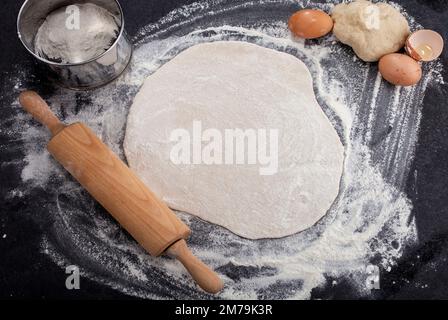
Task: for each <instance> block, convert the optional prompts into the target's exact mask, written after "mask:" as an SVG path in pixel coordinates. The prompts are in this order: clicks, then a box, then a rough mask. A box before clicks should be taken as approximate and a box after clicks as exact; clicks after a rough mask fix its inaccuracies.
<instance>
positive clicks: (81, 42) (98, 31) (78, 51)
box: [35, 3, 119, 63]
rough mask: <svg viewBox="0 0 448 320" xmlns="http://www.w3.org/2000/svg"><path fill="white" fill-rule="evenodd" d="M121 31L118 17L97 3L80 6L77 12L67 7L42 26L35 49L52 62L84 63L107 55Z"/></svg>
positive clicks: (50, 17)
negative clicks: (117, 20)
mask: <svg viewBox="0 0 448 320" xmlns="http://www.w3.org/2000/svg"><path fill="white" fill-rule="evenodd" d="M69 9H70V8H69ZM77 17H79V19H78V18H77ZM77 19H78V20H77ZM118 31H119V27H118V24H117V22H116V18H115V17H114V16H113V15H112V14H111V13H110V12H109V11H107V10H106V9H103V8H101V7H99V6H97V5H95V4H92V3H85V4H77V5H76V6H75V8H74V11H70V10H67V7H63V8H60V9H57V10H55V11H54V12H52V13H50V14H49V15H48V16H47V18H46V19H45V21H44V22H43V24H42V25H41V26H40V28H39V30H38V32H37V35H36V39H35V50H36V52H37V54H39V55H40V56H42V57H44V58H47V59H49V60H52V61H57V62H63V63H78V62H84V61H87V60H90V59H92V58H95V57H97V56H99V55H101V54H102V53H103V52H105V51H106V50H107V49H108V48H109V47H110V46H111V44H112V43H113V41H114V40H115V39H116V38H117V35H118Z"/></svg>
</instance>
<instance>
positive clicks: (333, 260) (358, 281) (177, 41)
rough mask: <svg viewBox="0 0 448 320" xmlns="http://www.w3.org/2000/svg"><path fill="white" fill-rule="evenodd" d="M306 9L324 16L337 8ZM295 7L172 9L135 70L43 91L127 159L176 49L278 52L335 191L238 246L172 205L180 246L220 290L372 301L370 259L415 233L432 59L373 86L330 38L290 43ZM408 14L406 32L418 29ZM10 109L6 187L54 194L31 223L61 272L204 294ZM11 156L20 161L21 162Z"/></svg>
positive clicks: (150, 33)
mask: <svg viewBox="0 0 448 320" xmlns="http://www.w3.org/2000/svg"><path fill="white" fill-rule="evenodd" d="M334 2H339V1H334ZM306 5H307V6H310V7H317V8H319V9H322V10H326V11H329V10H331V7H332V6H333V4H332V3H328V2H327V3H325V4H319V3H314V2H306ZM299 8H300V5H298V3H297V1H295V0H294V1H285V0H281V1H280V0H278V1H276V0H270V1H251V2H246V1H238V0H232V1H228V0H221V1H218V0H214V1H206V2H198V3H194V4H192V5H189V6H185V7H182V8H179V9H177V10H175V11H173V12H171V13H170V14H168V15H167V16H166V17H165V18H163V19H161V20H160V21H159V22H158V23H155V24H150V25H148V26H147V27H145V28H144V29H143V30H142V31H141V32H140V33H139V34H138V36H137V37H136V38H135V39H134V41H135V42H137V43H139V46H138V48H137V49H136V52H135V55H134V59H133V62H132V65H131V68H130V69H129V70H128V72H127V73H126V74H124V75H123V76H122V77H121V78H120V79H119V80H118V81H117V82H114V83H112V84H109V85H108V86H106V87H104V88H101V89H99V90H96V91H95V92H88V93H78V92H77V93H75V92H71V91H68V90H64V89H58V90H57V91H56V92H55V94H54V95H53V97H52V98H51V99H49V102H50V104H51V106H52V109H53V110H54V111H55V112H57V113H58V115H59V116H61V117H63V119H64V121H66V122H67V123H71V122H75V121H83V122H85V123H87V124H88V125H89V126H90V127H92V128H93V129H94V131H96V133H97V134H99V135H100V136H101V137H102V139H103V140H104V141H105V142H106V144H108V145H109V146H110V147H111V148H112V149H113V150H114V151H115V152H117V153H118V154H120V155H121V156H122V157H123V148H122V143H123V139H124V129H125V125H126V116H127V113H128V110H129V107H130V105H131V104H132V100H133V99H134V97H135V94H136V92H137V91H138V90H139V88H140V86H141V85H142V83H143V81H144V79H145V78H147V77H148V76H149V75H151V74H152V73H154V72H155V71H156V70H157V69H158V68H160V66H162V65H163V64H165V63H166V62H167V61H170V60H171V59H172V58H173V57H175V56H177V55H178V54H179V53H180V52H182V51H184V50H185V49H186V48H189V47H192V46H194V45H197V44H199V43H204V42H211V41H226V40H232V41H246V42H250V43H254V44H257V45H259V46H263V47H267V48H271V49H275V50H277V51H281V52H287V53H289V54H292V55H294V56H296V57H298V58H299V59H300V60H302V61H303V62H304V63H305V64H306V65H307V67H308V69H309V70H310V72H311V75H312V78H313V83H314V91H315V94H316V97H317V100H318V102H319V105H320V106H321V107H322V109H323V111H324V112H325V114H326V115H327V117H328V118H329V119H330V122H331V123H332V125H333V126H334V127H335V128H336V131H337V132H338V134H339V136H340V137H342V142H343V144H344V146H345V148H346V155H347V158H346V163H345V168H344V175H343V187H344V188H343V190H344V192H343V193H342V194H341V195H340V196H339V197H338V199H337V200H336V202H335V204H334V205H333V206H332V208H331V209H330V212H329V213H328V215H327V216H326V217H324V219H322V220H321V221H320V222H319V223H318V224H317V225H315V226H313V227H312V228H310V229H308V230H306V231H304V232H300V233H298V234H294V235H291V236H289V237H286V238H283V239H269V240H257V241H252V240H247V239H244V238H241V237H238V236H236V235H235V234H233V233H231V232H229V231H228V230H226V229H224V228H221V227H218V226H216V225H213V224H210V223H206V222H204V221H202V220H200V219H198V218H196V217H193V216H190V215H188V214H185V213H181V212H178V215H179V216H180V217H181V218H182V219H183V220H184V221H185V222H186V223H187V224H188V225H189V226H190V227H191V229H192V230H193V234H192V237H191V238H190V240H189V244H190V246H191V247H192V250H193V251H194V253H195V254H196V255H197V256H198V257H200V258H201V259H203V260H205V261H206V262H207V263H208V264H210V265H211V266H212V267H214V268H215V269H216V270H217V271H218V272H220V273H221V275H222V276H223V278H224V280H225V290H224V291H223V292H222V293H221V295H220V296H219V297H220V298H229V299H232V298H243V299H249V298H252V299H257V298H258V299H269V298H271V299H285V298H288V299H294V298H310V297H312V298H316V297H317V298H320V297H331V296H333V295H332V294H333V293H335V292H337V291H333V289H334V288H336V287H338V286H339V284H343V287H344V288H347V287H350V288H351V291H350V292H348V291H347V289H346V291H345V292H344V293H345V294H346V295H345V297H347V295H349V296H350V297H360V296H362V297H365V296H369V295H370V294H371V292H370V290H368V288H367V287H366V286H365V280H366V266H367V265H369V264H374V265H376V266H378V267H379V268H380V270H381V272H382V273H384V272H386V273H387V272H389V270H391V268H392V269H393V268H394V266H395V264H396V263H397V260H398V259H399V258H400V257H401V256H402V255H403V253H404V252H405V251H406V249H407V247H408V246H411V245H412V244H413V243H414V242H415V241H417V236H416V230H415V222H414V220H413V219H412V216H411V209H412V204H411V203H410V201H409V200H408V199H407V197H406V194H404V193H403V190H404V186H405V181H406V179H407V177H408V175H409V166H410V163H411V162H412V158H413V155H414V148H415V145H416V142H417V134H418V128H419V122H420V117H421V102H422V100H423V97H424V95H425V90H426V87H427V86H431V85H439V83H440V82H441V81H443V79H442V78H441V76H440V72H441V70H442V66H441V64H440V63H438V62H431V63H428V64H425V66H424V75H423V79H422V81H421V82H420V83H419V84H418V85H417V86H415V87H412V88H395V87H392V86H390V85H388V84H387V83H385V82H383V81H381V80H378V70H377V68H376V67H375V65H371V64H366V63H363V62H361V61H359V60H358V59H357V58H356V57H355V56H354V54H353V52H352V51H351V50H350V49H348V48H346V47H344V46H342V45H341V44H340V43H338V42H337V41H335V39H334V38H331V37H330V38H324V39H321V40H319V41H312V42H303V41H297V40H295V39H292V38H291V37H290V35H289V32H288V30H287V26H286V23H285V21H287V17H288V16H289V15H290V14H291V12H293V10H297V9H299ZM398 8H399V7H398ZM248 10H250V12H251V15H250V16H248V15H247V12H248ZM399 10H401V11H402V9H401V8H399ZM404 13H405V12H404ZM405 14H406V13H405ZM406 17H407V18H408V20H409V21H410V24H411V27H412V28H413V29H415V28H421V26H419V25H418V24H417V23H416V22H415V21H414V19H413V18H412V17H410V16H408V15H406ZM229 24H230V25H229ZM28 78H29V75H28V74H25V73H21V74H19V75H17V76H15V78H12V79H11V81H12V83H14V84H15V85H16V89H14V90H11V94H14V95H15V96H17V94H18V92H19V91H20V89H22V88H23V85H22V83H25V81H24V79H28ZM4 92H8V91H4ZM80 102H84V105H83V106H82V107H81V108H80V107H79V103H80ZM14 106H15V108H16V109H15V110H17V112H16V113H15V114H13V115H11V116H12V117H13V119H7V118H5V119H1V120H0V121H2V123H5V124H7V123H14V124H15V126H14V128H12V129H11V130H10V132H9V133H8V134H10V135H11V136H13V137H15V138H17V137H21V144H22V145H23V150H22V151H23V153H24V154H25V157H26V158H25V160H26V161H25V164H24V168H23V170H22V180H23V183H22V184H21V185H19V186H18V187H17V188H14V189H12V190H11V191H10V193H9V195H10V197H11V198H14V197H28V196H32V195H33V194H35V192H39V190H45V194H46V195H48V199H50V200H49V201H48V203H46V204H45V208H44V210H42V212H39V214H36V212H33V213H32V214H31V215H30V219H33V220H34V221H35V223H36V224H37V225H39V226H41V228H42V230H45V234H44V236H43V239H42V242H41V247H42V252H43V253H45V254H46V255H48V256H49V257H50V258H51V259H52V260H53V261H54V262H55V263H56V264H58V265H59V266H60V267H61V268H62V269H61V272H63V270H64V269H65V267H66V266H68V265H71V264H76V265H78V266H80V269H81V272H82V274H83V275H84V276H86V277H88V278H90V279H92V280H95V281H97V282H100V283H103V284H104V285H106V286H109V287H111V288H114V289H116V290H118V291H120V292H123V293H126V294H129V295H133V296H138V297H146V298H170V299H173V298H177V299H192V298H210V296H208V295H206V294H204V293H203V292H201V291H199V290H198V289H197V288H196V287H195V286H194V284H193V283H192V281H191V280H190V278H189V277H188V275H187V274H186V273H185V272H184V271H183V268H182V266H180V265H179V264H178V263H177V262H175V261H174V260H171V259H168V258H152V257H150V256H148V255H147V254H146V253H145V252H144V251H143V250H142V249H141V248H140V247H139V246H138V245H137V244H136V243H135V242H134V241H133V240H132V239H130V238H129V237H128V236H127V235H126V234H125V233H124V232H123V231H122V230H121V229H120V227H119V226H118V225H117V223H115V222H114V221H113V220H112V219H111V218H110V217H109V215H108V214H107V213H105V212H104V211H103V210H101V209H100V208H99V207H98V205H97V204H95V202H94V201H93V200H92V199H91V198H90V197H89V196H88V195H87V194H86V193H85V192H84V191H83V190H82V189H81V188H80V187H79V185H78V184H76V183H75V182H73V181H72V180H71V179H70V177H69V176H68V174H66V173H65V172H64V171H63V170H61V168H60V167H59V166H58V165H57V164H56V163H55V162H54V161H53V160H52V159H51V158H50V157H48V156H46V151H45V144H46V142H47V141H48V138H49V135H48V133H47V132H46V130H45V129H43V128H41V127H39V126H37V125H36V123H35V122H31V121H30V120H29V117H26V116H25V115H24V113H23V112H21V111H20V107H19V106H18V105H17V104H15V105H14ZM123 159H124V157H123ZM12 161H17V162H19V163H22V161H23V158H22V156H21V157H20V158H19V159H13V160H12ZM38 195H39V193H38ZM44 218H45V219H44ZM48 221H51V223H48ZM318 288H324V289H326V292H329V294H328V295H327V296H319V295H318V294H317V293H316V292H319V291H320V292H325V290H315V289H318Z"/></svg>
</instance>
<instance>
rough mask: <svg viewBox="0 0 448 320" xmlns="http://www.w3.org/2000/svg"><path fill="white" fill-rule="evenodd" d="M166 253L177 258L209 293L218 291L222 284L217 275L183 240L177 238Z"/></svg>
mask: <svg viewBox="0 0 448 320" xmlns="http://www.w3.org/2000/svg"><path fill="white" fill-rule="evenodd" d="M167 252H168V255H170V256H171V257H173V258H176V259H177V260H179V261H180V262H181V263H182V264H183V265H184V267H185V268H186V269H187V270H188V272H189V273H190V274H191V276H192V277H193V279H194V280H195V281H196V283H197V284H198V285H199V286H200V287H201V288H202V289H204V290H205V291H207V292H209V293H218V292H219V291H221V289H222V288H223V286H224V284H223V282H222V280H221V279H220V278H219V276H218V275H217V274H216V273H215V272H214V271H212V270H210V268H209V267H208V266H206V265H205V264H204V263H203V262H202V261H200V260H199V259H198V258H196V257H195V256H194V255H193V253H191V251H190V249H188V246H187V243H186V242H185V240H179V241H177V242H176V243H174V244H173V245H171V247H169V248H168V250H167Z"/></svg>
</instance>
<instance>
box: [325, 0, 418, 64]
mask: <svg viewBox="0 0 448 320" xmlns="http://www.w3.org/2000/svg"><path fill="white" fill-rule="evenodd" d="M331 16H332V18H333V21H334V29H333V32H334V35H335V36H336V38H337V39H338V40H339V41H341V42H342V43H344V44H347V45H349V46H351V47H352V48H353V50H354V51H355V53H356V55H357V56H358V57H359V58H360V59H362V60H364V61H368V62H373V61H378V60H379V59H380V58H381V57H382V56H384V55H385V54H389V53H393V52H397V51H398V50H400V49H401V48H402V47H403V46H404V44H405V42H406V38H407V37H408V35H409V33H410V32H409V24H408V22H407V20H406V18H405V17H404V16H403V15H402V14H401V13H400V12H399V11H398V10H397V9H395V8H394V7H392V6H391V5H389V4H387V3H375V4H374V3H372V2H370V1H365V0H358V1H354V2H352V3H349V4H345V3H341V4H339V5H337V6H335V7H334V9H333V12H332V14H331Z"/></svg>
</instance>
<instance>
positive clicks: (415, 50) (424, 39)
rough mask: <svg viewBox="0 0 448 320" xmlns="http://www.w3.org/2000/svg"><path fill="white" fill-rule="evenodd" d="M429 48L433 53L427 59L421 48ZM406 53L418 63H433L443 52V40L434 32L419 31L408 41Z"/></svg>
mask: <svg viewBox="0 0 448 320" xmlns="http://www.w3.org/2000/svg"><path fill="white" fill-rule="evenodd" d="M425 45H427V46H429V47H430V48H431V49H432V53H431V54H430V55H429V56H427V57H425V56H423V55H422V54H421V51H420V49H419V48H421V46H425ZM405 49H406V52H407V53H408V54H409V55H410V56H411V57H412V58H414V59H415V60H417V61H432V60H435V59H437V58H438V57H439V56H440V55H441V54H442V51H443V38H442V36H441V35H440V34H438V33H437V32H435V31H432V30H427V29H423V30H418V31H415V32H414V33H412V34H411V35H410V36H409V37H408V39H407V40H406V46H405Z"/></svg>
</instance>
